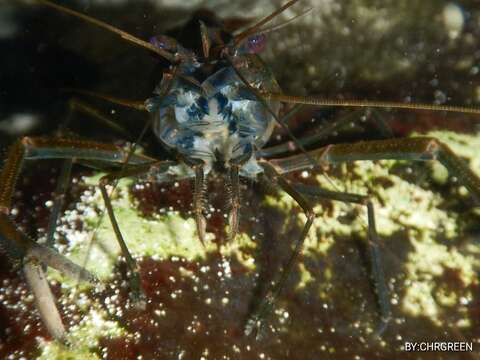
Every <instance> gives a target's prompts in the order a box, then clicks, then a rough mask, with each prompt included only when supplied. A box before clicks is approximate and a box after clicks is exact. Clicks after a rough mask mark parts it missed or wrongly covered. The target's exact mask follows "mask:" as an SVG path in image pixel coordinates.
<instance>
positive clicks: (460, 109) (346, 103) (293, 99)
mask: <svg viewBox="0 0 480 360" xmlns="http://www.w3.org/2000/svg"><path fill="white" fill-rule="evenodd" d="M262 95H263V97H264V98H265V99H266V100H274V101H281V102H285V103H289V104H304V105H315V106H335V107H372V108H384V109H385V108H386V109H408V110H427V111H447V112H456V113H462V114H475V115H480V108H470V107H466V106H455V105H433V104H423V103H401V102H395V101H369V100H336V99H322V98H317V97H315V96H292V95H283V94H270V93H262Z"/></svg>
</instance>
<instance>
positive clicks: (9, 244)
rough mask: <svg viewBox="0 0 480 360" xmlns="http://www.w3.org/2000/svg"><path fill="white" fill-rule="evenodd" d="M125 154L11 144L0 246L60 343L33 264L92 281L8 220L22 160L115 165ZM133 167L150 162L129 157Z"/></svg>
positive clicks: (2, 178) (0, 187)
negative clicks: (15, 265)
mask: <svg viewBox="0 0 480 360" xmlns="http://www.w3.org/2000/svg"><path fill="white" fill-rule="evenodd" d="M124 157H125V154H124V152H123V151H122V150H120V149H118V148H116V147H115V146H112V145H105V144H100V143H94V142H88V141H82V140H73V139H52V140H49V139H44V138H28V137H26V138H23V139H21V140H19V141H17V142H16V143H14V144H13V145H12V146H11V147H10V150H9V152H8V156H7V159H6V161H5V163H4V166H3V168H2V171H1V173H0V246H1V247H2V248H3V250H4V251H5V252H6V253H7V255H8V256H9V258H10V259H11V260H12V261H13V262H15V263H23V267H24V273H25V276H26V279H27V282H28V283H29V286H30V288H31V289H32V292H33V293H34V295H35V299H36V303H37V305H38V307H39V311H40V314H41V316H42V320H43V322H44V323H45V324H46V327H47V328H48V329H49V331H50V333H51V334H52V336H54V337H55V338H57V339H59V340H63V337H64V334H65V329H64V327H63V324H62V323H61V321H60V320H59V319H60V315H59V314H58V311H57V310H56V305H55V301H54V299H53V296H52V294H51V292H50V290H47V289H48V283H47V282H46V280H45V276H44V274H43V270H42V267H41V266H38V264H37V262H39V263H41V264H45V265H47V266H50V267H53V268H55V269H57V270H59V271H61V272H63V273H65V274H66V275H68V276H71V277H73V278H76V279H79V280H81V281H87V282H92V283H94V282H95V277H94V276H93V275H91V274H90V273H89V272H88V271H86V270H85V269H83V268H82V267H80V266H78V265H76V264H74V263H73V262H71V261H70V260H68V259H67V258H66V257H64V256H62V255H60V254H59V253H57V252H56V251H54V250H52V249H50V248H48V247H46V246H43V245H41V244H37V243H36V242H35V241H33V240H31V239H30V238H28V237H27V236H26V235H25V234H24V233H23V232H22V231H21V230H19V229H18V228H17V226H16V225H15V223H14V222H13V221H12V220H11V219H10V216H9V214H10V209H11V206H12V204H11V200H12V195H13V192H14V190H15V185H16V181H17V178H18V175H19V173H20V170H21V167H22V164H23V161H24V160H25V159H47V158H66V159H73V158H80V159H87V160H96V161H102V162H114V163H118V162H121V161H122V160H123V158H124ZM131 161H132V163H133V164H135V163H136V164H142V163H143V164H148V163H151V162H152V159H149V158H147V157H142V156H138V155H133V156H132V157H131Z"/></svg>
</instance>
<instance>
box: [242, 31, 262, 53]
mask: <svg viewBox="0 0 480 360" xmlns="http://www.w3.org/2000/svg"><path fill="white" fill-rule="evenodd" d="M266 40H267V37H266V36H265V35H264V34H257V35H253V36H251V37H249V38H248V40H247V43H246V44H245V47H246V50H247V52H248V53H250V54H258V53H260V52H262V51H263V50H264V49H265V45H266V42H267V41H266Z"/></svg>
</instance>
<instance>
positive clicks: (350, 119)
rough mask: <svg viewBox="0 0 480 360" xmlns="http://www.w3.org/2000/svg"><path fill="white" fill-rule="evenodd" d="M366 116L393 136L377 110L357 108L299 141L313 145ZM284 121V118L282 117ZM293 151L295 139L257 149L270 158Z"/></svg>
mask: <svg viewBox="0 0 480 360" xmlns="http://www.w3.org/2000/svg"><path fill="white" fill-rule="evenodd" d="M363 117H365V118H366V119H367V120H368V121H369V122H371V123H372V125H373V126H374V127H376V128H377V129H378V131H379V132H380V134H381V135H382V137H384V138H391V137H392V131H391V130H390V128H389V126H388V124H387V123H386V122H385V120H384V119H383V118H382V117H381V116H380V115H379V114H378V113H377V111H374V110H372V111H371V112H370V113H368V112H366V111H365V110H357V111H354V112H352V113H350V114H348V115H346V116H342V117H341V118H340V119H337V120H335V121H333V122H331V123H329V124H328V125H327V126H325V127H322V128H321V129H319V130H318V131H315V130H313V131H314V134H313V135H309V136H305V137H302V138H300V139H299V140H298V142H299V143H300V144H301V145H302V146H304V147H308V146H312V145H314V144H316V143H318V142H319V141H322V140H327V139H328V138H329V137H330V136H332V134H334V133H335V132H337V131H340V130H341V129H344V128H345V127H346V126H348V125H350V124H352V123H358V122H360V120H361V119H362V118H363ZM282 121H283V119H282ZM291 151H298V146H296V144H295V142H294V141H287V142H286V143H283V144H280V145H275V146H271V147H269V148H266V149H261V150H259V151H257V153H256V154H257V156H258V157H265V158H270V157H273V156H279V155H282V154H285V153H288V152H291Z"/></svg>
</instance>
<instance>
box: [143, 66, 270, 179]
mask: <svg viewBox="0 0 480 360" xmlns="http://www.w3.org/2000/svg"><path fill="white" fill-rule="evenodd" d="M147 107H148V109H149V111H150V112H152V113H154V116H155V117H156V118H155V122H154V131H155V134H156V135H157V136H158V138H159V139H160V140H161V142H162V143H163V144H164V145H166V146H167V147H169V148H172V149H174V150H176V151H178V152H179V153H180V154H181V155H183V156H185V157H186V158H187V159H196V160H202V161H203V162H204V164H205V165H204V172H205V174H208V173H209V172H210V171H211V170H212V168H213V167H214V166H216V167H218V166H220V167H222V168H228V167H229V166H230V161H233V162H235V161H236V160H237V161H238V160H239V159H245V160H246V162H243V161H242V166H241V168H240V175H241V176H245V177H255V176H256V175H257V174H258V173H260V172H261V171H262V168H261V167H260V166H259V165H258V164H257V161H256V159H255V156H254V149H255V148H261V147H262V146H263V145H264V144H265V143H266V141H267V140H268V138H269V137H270V135H271V133H272V130H273V123H274V119H273V117H272V115H271V114H270V113H269V112H268V110H267V109H266V108H265V107H264V105H263V104H262V103H260V102H259V101H258V100H257V99H256V97H255V95H254V94H253V93H252V92H251V91H250V90H249V89H248V87H246V86H245V84H244V83H243V82H242V80H241V79H240V78H239V77H238V76H237V74H236V73H235V70H234V69H233V68H232V67H230V66H228V65H226V66H225V67H222V68H220V70H218V71H216V72H215V73H214V74H213V75H211V76H209V77H208V78H207V79H206V80H205V81H203V83H202V84H201V87H199V86H198V85H196V84H195V83H194V82H190V81H188V80H185V79H182V78H177V79H176V80H174V83H173V85H172V87H171V90H170V92H169V93H168V95H167V96H165V97H163V98H161V97H160V96H158V97H154V98H151V99H149V100H147Z"/></svg>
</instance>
